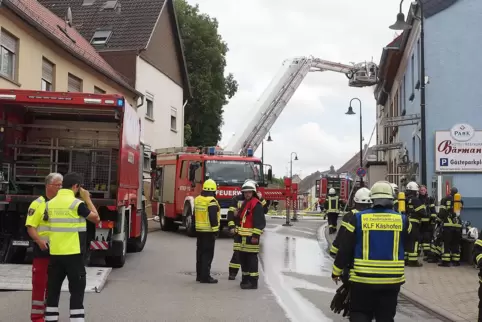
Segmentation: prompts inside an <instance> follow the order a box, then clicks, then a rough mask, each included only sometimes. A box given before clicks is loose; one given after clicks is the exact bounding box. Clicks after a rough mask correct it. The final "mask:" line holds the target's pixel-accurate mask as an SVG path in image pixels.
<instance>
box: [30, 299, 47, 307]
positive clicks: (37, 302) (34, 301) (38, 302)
mask: <svg viewBox="0 0 482 322" xmlns="http://www.w3.org/2000/svg"><path fill="white" fill-rule="evenodd" d="M32 305H40V306H44V305H45V302H44V301H36V300H32Z"/></svg>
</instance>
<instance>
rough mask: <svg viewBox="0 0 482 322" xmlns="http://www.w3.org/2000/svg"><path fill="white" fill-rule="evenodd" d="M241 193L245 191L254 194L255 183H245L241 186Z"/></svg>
mask: <svg viewBox="0 0 482 322" xmlns="http://www.w3.org/2000/svg"><path fill="white" fill-rule="evenodd" d="M241 191H242V192H245V191H253V192H256V183H254V181H252V180H249V181H246V182H245V183H244V184H243V186H242V187H241Z"/></svg>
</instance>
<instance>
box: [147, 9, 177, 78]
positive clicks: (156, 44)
mask: <svg viewBox="0 0 482 322" xmlns="http://www.w3.org/2000/svg"><path fill="white" fill-rule="evenodd" d="M169 2H170V1H169ZM176 29H177V25H176V22H175V19H174V11H173V8H172V7H171V6H170V5H167V3H166V5H165V6H164V8H163V9H162V12H161V15H160V16H159V20H158V21H157V24H156V26H155V27H154V30H153V32H152V35H151V39H150V41H149V43H148V44H147V48H146V49H145V50H144V51H142V52H141V54H140V56H141V57H142V58H143V59H144V60H146V61H147V62H149V63H150V64H151V65H152V66H154V67H155V68H157V69H158V70H159V71H161V72H162V73H163V74H165V75H166V76H167V77H169V78H170V79H171V80H172V81H173V82H175V83H176V84H178V85H179V86H181V87H184V86H183V83H184V80H183V75H182V67H183V64H182V58H183V55H182V52H180V50H179V49H178V48H179V47H180V46H179V40H178V39H177V38H176V32H177V30H176Z"/></svg>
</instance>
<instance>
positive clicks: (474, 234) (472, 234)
mask: <svg viewBox="0 0 482 322" xmlns="http://www.w3.org/2000/svg"><path fill="white" fill-rule="evenodd" d="M467 237H469V238H473V239H479V231H478V230H477V227H472V228H470V229H469V231H468V232H467Z"/></svg>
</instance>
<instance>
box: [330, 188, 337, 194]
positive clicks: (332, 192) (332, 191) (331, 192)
mask: <svg viewBox="0 0 482 322" xmlns="http://www.w3.org/2000/svg"><path fill="white" fill-rule="evenodd" d="M328 194H329V195H334V194H336V190H335V189H333V188H330V190H328Z"/></svg>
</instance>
